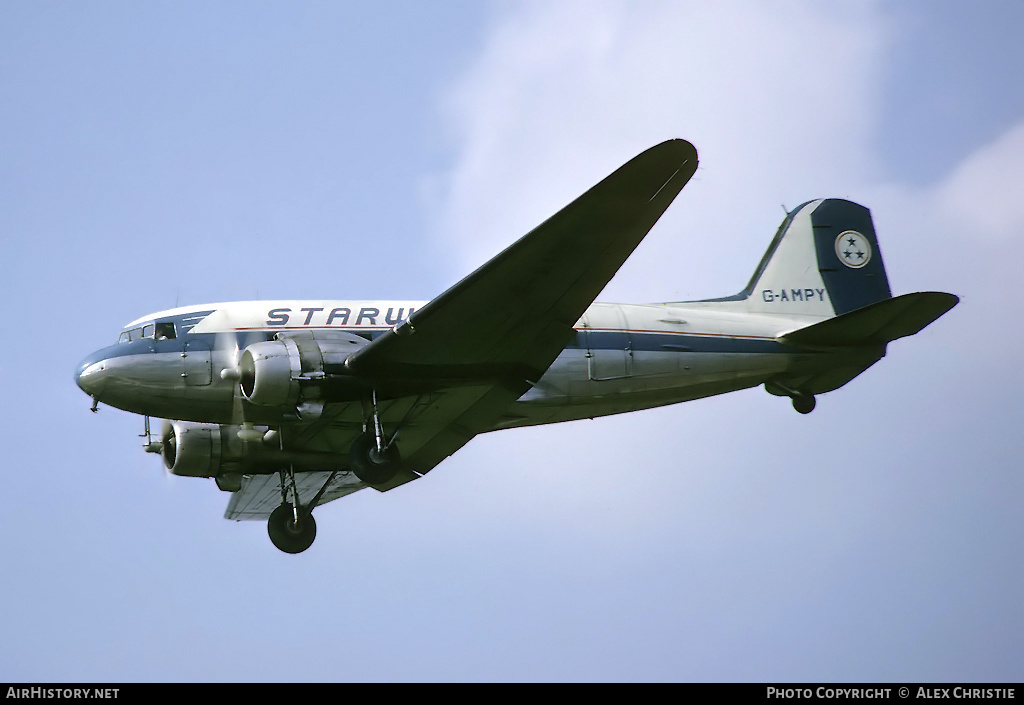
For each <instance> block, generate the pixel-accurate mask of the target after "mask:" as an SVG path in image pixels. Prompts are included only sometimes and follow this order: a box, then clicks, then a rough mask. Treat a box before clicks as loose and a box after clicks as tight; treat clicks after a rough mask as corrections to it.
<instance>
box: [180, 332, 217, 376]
mask: <svg viewBox="0 0 1024 705" xmlns="http://www.w3.org/2000/svg"><path fill="white" fill-rule="evenodd" d="M181 357H182V362H183V363H184V364H183V367H182V373H181V376H182V378H184V380H185V386H186V387H205V386H207V385H209V384H210V382H211V381H212V380H213V369H212V367H213V365H212V363H211V361H210V348H209V345H208V344H207V343H205V342H204V341H201V340H190V341H188V342H186V343H185V350H184V352H182V353H181Z"/></svg>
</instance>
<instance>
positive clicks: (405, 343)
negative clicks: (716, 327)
mask: <svg viewBox="0 0 1024 705" xmlns="http://www.w3.org/2000/svg"><path fill="white" fill-rule="evenodd" d="M696 169H697V152H696V150H695V149H694V148H693V145H691V144H690V143H689V142H686V141H684V140H670V141H668V142H663V143H662V144H659V145H657V146H655V147H652V148H651V149H648V150H647V151H646V152H643V153H642V154H640V155H639V156H637V157H635V158H633V159H632V160H630V161H629V162H627V163H626V164H625V165H624V166H622V167H620V168H619V169H618V170H616V171H615V172H614V173H612V174H611V175H610V176H608V177H607V178H606V179H604V180H603V181H601V182H600V183H599V184H597V185H596V186H594V187H593V188H591V189H590V190H589V191H587V192H586V193H584V194H583V195H582V196H580V197H579V198H577V199H576V200H575V201H573V202H572V203H571V204H569V205H568V206H566V207H565V208H563V209H562V210H561V211H559V212H558V213H556V214H555V215H554V216H552V217H551V218H549V219H548V220H547V221H545V222H544V223H543V224H541V225H540V226H538V227H537V228H535V229H534V230H533V231H531V232H530V233H528V234H527V235H526V236H524V237H523V238H521V239H520V240H519V241H518V242H516V243H515V244H513V245H512V246H511V247H509V248H508V249H506V250H505V251H504V252H502V253H500V254H499V255H497V256H496V257H494V258H493V259H491V260H490V261H489V262H487V263H486V264H484V265H483V266H482V267H480V268H479V269H477V270H476V271H475V272H473V273H472V274H470V275H469V276H467V277H466V278H465V279H463V280H462V281H460V282H459V283H458V284H456V285H455V286H453V287H452V288H450V289H448V290H447V291H445V292H444V293H443V294H441V295H440V296H438V297H437V298H436V299H434V300H433V301H431V302H430V303H428V304H427V305H426V306H424V307H423V308H421V309H419V310H418V311H416V312H415V313H413V315H412V316H411V317H410V318H409V319H408V320H407V321H406V322H404V323H403V324H400V325H399V326H397V327H396V328H394V329H392V330H391V331H388V332H387V333H385V334H384V335H383V336H381V337H380V338H378V339H377V340H375V341H373V342H372V343H371V344H370V345H367V346H365V347H364V348H362V349H360V350H359V351H357V352H356V353H354V354H353V355H352V356H350V357H349V359H348V361H347V363H346V364H347V366H348V367H349V368H350V369H351V370H352V371H353V372H355V373H357V374H359V375H363V376H367V377H371V378H382V379H384V378H386V379H396V378H405V379H424V378H435V379H436V378H442V379H453V380H470V379H505V380H516V382H517V386H518V383H519V382H521V381H522V380H532V381H536V380H537V379H538V378H539V377H540V376H541V375H542V374H543V373H544V371H545V370H546V369H547V368H548V366H549V365H550V364H551V362H552V361H553V360H554V359H555V357H557V356H558V353H559V352H561V351H562V349H563V348H564V347H565V344H566V343H567V342H568V341H569V340H570V339H571V337H572V336H573V335H574V331H573V325H574V324H575V323H576V322H577V321H578V320H579V318H580V316H582V315H583V313H584V312H585V311H586V309H587V306H589V305H590V304H591V303H592V302H593V301H594V299H595V298H597V295H598V294H599V293H601V290H602V289H603V288H604V287H605V285H606V284H607V283H608V281H609V280H610V279H611V278H612V276H613V275H614V274H615V272H616V271H618V269H619V267H621V266H622V263H623V262H625V261H626V258H627V257H629V255H630V254H631V253H632V252H633V250H634V249H635V248H636V247H637V245H639V244H640V241H641V240H642V239H643V238H644V236H645V235H647V233H648V232H649V231H650V229H651V228H652V227H653V226H654V223H655V222H656V221H657V220H658V218H660V217H661V214H662V213H664V212H665V209H666V208H668V206H669V204H671V203H672V201H673V199H674V198H675V197H676V195H677V194H678V193H679V191H680V190H681V189H682V188H683V186H684V185H685V184H686V182H687V181H689V180H690V177H691V176H692V175H693V173H694V171H695V170H696Z"/></svg>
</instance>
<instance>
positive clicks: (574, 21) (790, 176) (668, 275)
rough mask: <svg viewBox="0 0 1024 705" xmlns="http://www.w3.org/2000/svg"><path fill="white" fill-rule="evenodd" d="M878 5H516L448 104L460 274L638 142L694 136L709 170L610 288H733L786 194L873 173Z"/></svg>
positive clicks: (809, 193) (634, 292)
mask: <svg viewBox="0 0 1024 705" xmlns="http://www.w3.org/2000/svg"><path fill="white" fill-rule="evenodd" d="M872 8H873V6H872V5H870V4H864V3H844V4H841V5H835V4H828V5H821V4H820V3H810V2H801V1H798V0H794V1H792V2H781V3H771V4H766V3H759V2H741V1H737V2H723V3H714V4H704V3H692V4H690V3H687V4H684V3H678V2H645V3H642V4H637V3H625V2H599V3H595V2H587V3H573V2H560V3H525V4H514V5H510V6H508V7H507V9H506V12H505V13H503V14H501V15H500V16H498V17H497V19H496V21H495V24H494V27H493V28H492V30H491V32H490V36H489V39H488V41H487V42H486V45H485V48H484V50H483V52H482V54H481V56H480V58H479V60H478V61H477V62H476V64H475V65H474V66H473V67H472V68H471V69H470V70H469V71H468V72H467V73H466V75H465V76H464V77H463V78H462V80H461V81H459V82H458V85H457V86H456V87H455V89H454V90H453V91H452V92H451V93H450V94H449V96H448V99H447V102H446V104H445V110H446V111H447V113H448V115H449V116H450V123H451V125H452V129H453V136H454V139H455V142H456V152H457V155H458V156H457V161H456V162H455V164H454V165H453V167H452V169H451V171H450V172H449V173H447V174H445V175H441V176H439V177H438V179H437V183H435V187H436V189H435V193H439V194H440V205H439V212H438V214H437V229H438V232H439V233H440V237H441V238H442V239H443V240H444V241H446V243H447V244H449V245H456V246H457V247H456V251H457V252H459V253H460V255H461V257H462V258H463V259H462V262H461V263H460V264H459V270H458V272H457V273H464V272H466V271H468V270H469V269H471V268H472V267H473V266H475V265H478V264H480V263H481V262H483V261H484V260H485V259H487V257H489V256H490V255H492V254H494V253H495V252H497V251H499V250H500V249H501V248H503V247H504V246H506V245H508V244H510V243H511V242H512V241H514V240H515V239H516V238H517V237H519V236H521V235H522V234H524V233H526V232H527V231H528V230H529V229H530V228H532V227H534V226H535V225H537V224H538V223H540V222H541V221H542V220H543V219H544V218H546V217H548V216H549V215H551V214H552V213H554V212H555V211H556V210H558V209H559V208H561V207H562V206H564V205H565V204H566V203H568V202H569V201H570V200H572V199H573V198H575V197H576V196H577V195H579V194H580V193H582V192H583V191H584V190H585V189H586V188H588V187H589V186H591V185H593V184H594V183H596V182H597V181H598V180H599V179H600V178H603V177H604V176H605V175H607V174H608V173H610V172H611V171H612V170H614V169H615V168H616V167H618V166H619V165H620V164H622V163H623V162H625V161H626V160H627V159H629V158H630V157H632V156H634V155H635V154H637V153H639V152H640V151H642V150H643V149H645V148H647V147H649V146H651V145H653V144H655V143H657V142H660V141H662V140H664V139H668V138H671V137H684V138H686V139H689V140H690V141H692V142H693V143H694V144H695V145H696V147H697V149H698V152H699V153H700V155H701V167H702V168H701V170H700V171H698V173H697V175H696V176H695V178H694V180H693V181H692V182H691V184H690V185H689V186H688V187H687V189H686V190H685V191H684V194H683V196H682V197H680V199H679V201H678V202H677V205H676V206H674V208H672V209H670V211H669V213H668V214H667V215H666V217H665V219H664V221H663V223H664V224H663V225H662V227H661V228H659V230H656V233H659V234H658V235H656V236H652V237H651V238H649V239H648V241H647V242H645V244H644V245H643V246H642V249H641V250H640V251H639V252H638V253H637V255H635V256H634V260H636V262H631V263H630V264H628V265H627V267H626V268H624V270H623V272H622V273H621V274H620V276H619V277H618V278H617V279H616V280H615V283H614V284H613V285H612V288H611V289H610V290H609V293H610V294H612V295H613V296H615V295H618V292H620V291H621V292H622V294H621V296H620V298H628V299H630V300H668V299H679V298H689V297H703V296H715V295H722V294H727V293H733V292H734V291H736V290H738V289H740V288H741V287H742V286H743V285H744V284H745V283H746V278H747V277H748V276H749V273H750V272H751V271H752V270H753V268H754V266H755V265H756V263H757V261H758V259H759V257H760V254H761V251H762V250H763V248H764V247H765V246H766V245H767V242H768V240H769V239H770V237H771V235H772V234H773V231H774V228H775V227H776V225H777V224H778V222H779V221H780V220H781V217H782V215H783V213H782V210H781V208H779V205H780V204H782V203H784V204H785V205H787V206H788V207H792V206H795V205H797V204H798V203H799V202H801V201H803V200H808V199H810V198H815V197H819V196H822V195H845V192H847V191H849V190H851V189H853V188H854V185H855V184H856V183H857V182H858V181H859V180H862V179H863V178H865V175H866V174H868V173H870V172H871V170H872V166H871V163H870V158H869V156H868V155H869V152H868V150H866V149H865V148H864V145H865V143H866V142H867V141H868V139H869V137H870V134H871V131H872V130H873V129H874V124H873V121H874V117H875V115H876V114H877V112H878V111H877V109H876V105H875V104H876V103H877V100H878V97H877V95H876V87H877V86H878V80H877V79H878V77H877V73H878V68H879V61H880V58H881V49H882V48H883V47H884V44H885V41H886V32H885V30H884V23H882V22H881V21H880V20H879V19H878V18H877V17H876V16H875V13H874V11H873V9H872ZM682 280H685V283H684V282H683V281H682ZM677 282H678V283H677ZM604 298H608V297H607V296H606V297H604Z"/></svg>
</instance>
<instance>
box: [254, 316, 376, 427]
mask: <svg viewBox="0 0 1024 705" xmlns="http://www.w3.org/2000/svg"><path fill="white" fill-rule="evenodd" d="M367 342H368V341H367V340H366V339H365V338H362V337H360V336H358V335H354V334H351V333H344V332H340V331H331V332H330V333H322V332H315V331H310V332H308V333H304V334H302V335H280V336H279V337H278V338H277V340H271V341H267V342H263V343H254V344H252V345H250V346H249V347H247V348H246V349H245V350H243V351H242V355H241V358H240V359H239V362H238V374H239V377H238V380H239V387H240V389H241V392H242V396H244V397H245V398H246V399H247V400H248V401H250V402H252V403H253V404H259V405H260V406H270V407H284V408H292V409H295V408H296V407H300V408H302V407H306V408H309V407H315V406H316V405H317V402H318V401H319V402H321V404H320V405H321V406H322V402H323V395H324V391H325V390H324V387H325V385H326V386H329V387H331V388H333V389H338V388H339V384H343V383H344V380H345V379H346V378H345V375H344V374H341V372H342V371H343V369H344V363H345V359H346V358H347V357H348V356H349V355H351V354H352V352H354V351H355V350H357V349H358V348H359V347H361V346H363V345H366V344H367Z"/></svg>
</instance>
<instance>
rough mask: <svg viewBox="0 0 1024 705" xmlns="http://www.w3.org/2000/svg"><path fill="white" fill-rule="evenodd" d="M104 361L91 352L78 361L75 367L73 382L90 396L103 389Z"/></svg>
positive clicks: (96, 394)
mask: <svg viewBox="0 0 1024 705" xmlns="http://www.w3.org/2000/svg"><path fill="white" fill-rule="evenodd" d="M104 362H105V361H104V360H103V359H97V358H96V355H95V354H93V355H90V356H89V357H87V358H85V359H84V360H82V361H81V362H80V363H78V367H77V368H76V369H75V384H77V385H78V386H79V388H80V389H81V390H82V391H83V392H85V393H86V394H88V395H89V396H91V397H95V396H98V395H99V393H100V392H101V391H103V381H104V374H103V370H104Z"/></svg>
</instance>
